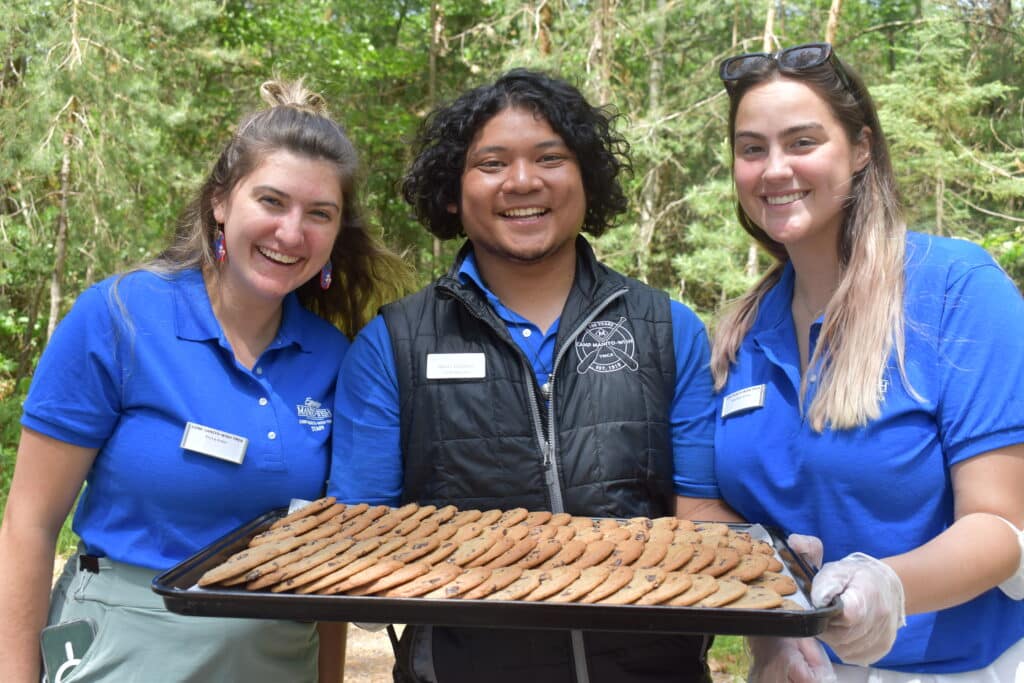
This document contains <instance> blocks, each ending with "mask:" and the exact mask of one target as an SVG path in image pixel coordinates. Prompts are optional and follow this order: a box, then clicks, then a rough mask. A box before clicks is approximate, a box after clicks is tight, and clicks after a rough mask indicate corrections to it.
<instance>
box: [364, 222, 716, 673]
mask: <svg viewBox="0 0 1024 683" xmlns="http://www.w3.org/2000/svg"><path fill="white" fill-rule="evenodd" d="M468 249H469V245H466V247H464V248H463V250H462V251H461V252H460V255H459V257H458V258H457V259H456V263H455V265H454V266H453V268H452V269H451V271H449V273H448V274H447V275H445V276H443V277H441V278H440V279H439V280H437V281H436V282H435V283H434V284H433V285H432V286H430V287H428V288H426V289H424V290H422V291H420V292H418V293H417V294H414V295H412V296H410V297H406V298H405V299H403V300H401V301H398V302H396V303H394V304H390V305H388V306H386V307H384V309H383V310H382V313H383V315H384V318H385V321H386V323H387V327H388V331H389V332H390V336H391V342H392V345H393V348H394V353H395V366H396V369H397V373H398V385H399V400H400V412H401V447H402V453H403V465H404V472H405V475H404V489H403V490H404V494H403V496H404V500H406V501H416V502H419V503H422V504H435V505H439V506H440V505H447V504H454V505H456V506H458V507H459V508H462V509H468V508H479V509H487V508H492V507H500V508H505V509H508V508H513V507H525V508H527V509H530V510H551V511H553V512H559V511H566V512H569V513H571V514H575V515H588V516H594V517H631V516H637V515H644V516H648V517H658V516H662V515H670V514H672V512H673V506H674V493H673V488H672V472H673V460H672V446H671V434H670V425H669V419H668V417H669V414H670V410H671V401H672V396H673V392H674V387H675V352H674V346H673V335H672V316H671V310H670V303H669V300H668V297H667V296H666V295H665V294H664V293H662V292H659V291H657V290H654V289H652V288H650V287H648V286H646V285H644V284H642V283H640V282H638V281H636V280H632V279H630V278H627V277H625V276H623V275H620V274H619V273H616V272H615V271H613V270H611V269H609V268H607V267H606V266H604V265H603V264H601V263H599V262H598V261H597V260H596V259H595V258H594V255H593V252H592V251H591V249H590V245H589V244H587V242H586V240H584V239H583V238H582V237H580V238H578V240H577V260H576V261H577V265H576V274H575V279H574V282H573V286H572V290H571V291H570V293H569V297H568V300H567V301H566V304H565V307H564V309H563V311H562V316H561V321H560V323H559V332H558V338H557V342H556V350H555V362H554V367H553V371H552V375H551V380H550V382H549V384H550V402H548V404H547V405H545V401H544V398H543V395H542V393H541V388H540V387H538V386H537V382H536V379H535V376H534V372H533V368H532V365H531V363H530V361H529V359H528V358H527V357H526V356H525V355H524V354H523V353H522V351H521V350H520V348H519V347H518V346H517V345H516V343H515V342H514V341H513V340H512V338H511V337H510V335H509V333H508V330H507V328H506V326H505V323H504V322H503V321H502V320H501V319H500V318H499V317H498V316H497V314H496V313H495V312H494V310H493V309H492V308H491V307H490V305H489V304H488V303H487V300H486V298H485V296H484V295H483V294H482V293H481V292H480V291H479V290H478V289H477V288H476V286H475V285H473V284H471V283H463V282H461V281H460V280H459V278H458V269H459V264H460V263H461V261H462V259H463V258H464V257H465V255H466V253H468ZM439 354H456V355H455V356H449V357H448V358H449V359H452V358H454V359H460V360H459V361H456V362H455V363H454V364H448V365H447V366H446V367H447V369H442V370H440V371H439V370H438V369H437V368H438V367H441V366H444V364H443V363H441V364H440V365H439V364H438V362H439V359H441V356H440V355H439ZM471 354H476V355H475V356H474V355H471ZM467 359H473V360H472V362H469V363H466V362H461V361H466V360H467ZM481 359H482V361H483V365H482V367H483V369H482V371H481V370H479V369H476V370H471V371H470V372H469V373H468V374H469V375H471V376H469V377H466V376H464V375H465V374H467V373H465V372H462V371H460V370H453V369H452V368H465V367H467V366H472V367H476V368H479V367H480V366H479V363H480V360H481ZM474 363H475V364H476V365H474ZM459 375H463V376H459ZM428 376H430V377H429V378H428ZM575 638H576V641H577V646H576V647H572V646H570V634H569V633H566V632H564V631H562V632H558V631H548V632H543V631H523V630H513V631H508V630H499V629H464V628H459V629H451V628H440V627H433V628H432V627H409V628H407V629H406V631H405V633H404V634H403V637H402V643H401V647H400V651H399V653H398V657H397V661H396V670H395V676H396V679H395V680H396V681H436V682H437V683H456V682H458V683H461V682H463V681H466V682H467V683H468V682H469V681H473V682H474V683H477V682H479V681H485V680H486V681H504V680H508V681H527V680H528V681H529V682H530V683H548V682H550V683H568V682H570V681H587V680H589V681H590V682H591V683H597V682H600V681H608V682H609V683H611V681H615V682H616V683H628V682H629V681H633V680H636V681H644V682H645V683H646V682H647V681H652V682H653V681H659V682H660V681H705V680H709V679H708V678H707V670H706V665H705V663H704V654H705V651H706V646H707V641H706V639H704V638H702V637H688V638H687V637H677V636H657V635H654V636H652V635H640V634H625V633H613V634H608V633H606V634H599V633H586V634H585V639H583V638H581V637H580V634H579V633H578V632H576V635H575ZM584 640H585V643H586V647H585V648H582V647H579V644H580V643H582V642H584ZM584 649H585V651H586V662H587V666H586V667H584V666H582V660H581V659H580V658H581V657H582V656H583V654H582V652H583V650H584ZM582 669H586V670H587V671H589V675H588V674H582V675H581V670H582Z"/></svg>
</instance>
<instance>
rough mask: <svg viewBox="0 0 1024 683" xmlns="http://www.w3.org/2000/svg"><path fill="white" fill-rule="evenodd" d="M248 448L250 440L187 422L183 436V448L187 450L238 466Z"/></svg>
mask: <svg viewBox="0 0 1024 683" xmlns="http://www.w3.org/2000/svg"><path fill="white" fill-rule="evenodd" d="M248 446H249V439H247V438H245V437H244V436H238V435H237V434H232V433H230V432H222V431H221V430H219V429H214V428H213V427H204V426H203V425H201V424H196V423H195V422H186V423H185V433H184V434H182V435H181V447H182V448H184V449H185V450H187V451H194V452H196V453H201V454H203V455H208V456H210V457H211V458H219V459H221V460H227V461H228V462H233V463H235V464H237V465H241V464H242V460H243V459H244V458H245V449H246V448H247V447H248Z"/></svg>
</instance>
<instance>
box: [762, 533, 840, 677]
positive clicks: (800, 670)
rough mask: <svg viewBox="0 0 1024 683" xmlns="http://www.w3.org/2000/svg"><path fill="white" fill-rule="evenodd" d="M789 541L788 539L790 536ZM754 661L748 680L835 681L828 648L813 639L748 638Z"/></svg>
mask: <svg viewBox="0 0 1024 683" xmlns="http://www.w3.org/2000/svg"><path fill="white" fill-rule="evenodd" d="M787 542H788V539H787ZM747 646H748V647H749V648H750V654H751V656H752V658H753V661H752V662H751V664H750V673H749V675H748V676H747V681H748V683H835V681H836V680H837V679H836V674H835V671H834V670H833V669H832V662H831V661H829V658H828V655H827V654H825V648H823V647H822V646H821V643H819V642H818V641H817V640H815V639H814V638H775V637H773V636H757V637H751V638H747Z"/></svg>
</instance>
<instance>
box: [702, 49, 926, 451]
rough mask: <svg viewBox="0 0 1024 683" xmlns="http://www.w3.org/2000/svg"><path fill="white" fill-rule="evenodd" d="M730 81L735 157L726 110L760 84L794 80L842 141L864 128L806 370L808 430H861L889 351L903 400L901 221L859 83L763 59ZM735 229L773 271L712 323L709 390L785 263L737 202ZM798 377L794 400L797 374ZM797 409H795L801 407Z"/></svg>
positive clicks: (822, 69)
mask: <svg viewBox="0 0 1024 683" xmlns="http://www.w3.org/2000/svg"><path fill="white" fill-rule="evenodd" d="M759 64H760V65H759V67H758V68H755V69H752V70H751V71H750V72H749V73H746V74H745V75H744V76H743V77H742V78H741V79H739V80H737V81H733V82H731V84H730V87H729V89H728V92H729V143H730V145H732V146H733V152H734V158H735V133H736V112H737V110H738V108H739V104H740V101H741V100H742V99H743V97H744V95H746V93H747V92H748V91H749V90H750V89H751V88H753V87H755V86H757V85H760V84H762V83H765V82H768V81H773V80H780V79H789V80H794V81H798V82H800V83H803V84H804V85H806V86H808V87H809V88H811V89H812V90H813V91H814V92H816V93H817V94H818V95H819V96H820V97H821V98H822V100H823V101H824V102H825V103H826V104H827V105H828V106H829V109H830V110H831V112H832V114H833V115H834V116H835V118H836V120H837V121H838V122H839V123H840V125H841V126H842V128H843V130H844V131H845V133H846V135H847V137H848V139H849V140H850V142H851V144H853V143H855V142H857V141H858V140H860V136H861V135H862V134H863V131H864V128H865V127H866V128H867V129H868V130H869V131H870V136H871V140H870V143H871V144H870V158H869V160H868V163H867V165H866V166H865V167H864V168H863V169H861V170H860V171H858V172H857V173H855V174H854V176H853V178H852V184H851V190H850V196H849V198H848V200H847V204H846V207H845V212H844V216H843V222H842V227H841V232H840V239H839V245H838V250H839V264H840V268H841V271H842V273H841V279H840V282H839V286H838V287H837V288H836V291H835V293H834V294H833V295H832V299H831V300H830V301H829V303H828V306H827V307H826V309H825V320H824V323H823V325H822V328H821V333H820V335H819V338H818V343H817V345H816V347H815V349H814V353H813V355H812V356H811V358H810V360H809V362H808V367H818V368H820V373H819V381H818V391H817V393H816V395H815V397H814V400H813V401H811V405H810V406H809V407H807V418H808V422H809V423H810V425H811V427H812V428H813V429H814V430H815V431H818V432H821V431H823V430H824V429H825V428H826V427H831V428H834V429H850V428H853V427H858V426H863V425H865V424H867V423H868V422H869V421H870V420H872V419H875V418H877V417H878V416H879V415H880V414H881V402H882V398H883V392H882V389H881V386H882V379H883V375H884V373H885V368H886V366H887V364H888V360H889V357H890V355H892V354H893V353H894V352H895V355H896V361H897V364H898V367H899V371H900V376H901V379H902V381H903V383H904V385H905V386H906V387H907V389H908V390H909V391H910V392H911V394H913V395H915V396H916V395H917V394H916V392H914V390H913V388H912V387H911V386H910V383H909V381H908V380H907V377H906V370H905V364H904V358H903V354H904V322H905V321H904V312H903V292H904V252H905V248H906V224H905V223H904V221H903V216H902V211H901V208H900V200H899V192H898V190H897V187H896V180H895V174H894V173H893V169H892V162H891V160H890V158H889V150H888V145H887V143H886V140H885V134H884V133H883V132H882V127H881V124H880V123H879V121H878V112H877V110H876V108H875V104H874V102H873V101H872V99H871V96H870V95H869V94H868V91H867V88H866V87H865V86H864V83H863V81H862V80H861V78H860V77H859V76H858V75H857V74H856V73H855V72H854V71H853V70H852V69H850V68H849V67H848V66H846V65H845V64H843V63H840V68H843V69H844V71H845V74H846V76H848V78H847V81H848V83H849V87H847V86H846V85H845V84H844V83H843V81H842V80H841V78H840V77H839V74H838V73H837V72H836V70H835V67H833V66H832V65H831V64H830V63H827V62H826V63H825V64H822V65H821V66H817V67H813V68H806V69H801V70H800V71H793V72H790V71H787V72H786V73H784V74H783V73H780V72H779V70H778V66H777V65H776V63H775V62H774V61H773V60H762V61H761V62H760V63H759ZM737 215H738V216H739V221H740V224H741V225H742V226H743V229H744V230H746V231H747V232H748V233H749V234H750V235H751V236H752V237H753V238H754V239H755V240H756V241H757V242H758V244H759V245H760V246H761V247H763V248H764V249H765V250H766V251H767V252H768V253H769V254H771V255H772V257H773V258H774V259H775V264H774V265H773V266H772V267H771V268H770V269H769V270H768V272H767V273H766V274H765V275H764V276H763V277H762V278H761V280H760V281H758V282H757V284H755V285H754V286H753V288H751V289H750V290H749V291H748V292H747V293H746V294H744V295H743V296H741V297H740V298H739V299H738V300H737V301H735V302H734V303H733V304H732V305H731V306H730V307H729V308H728V309H727V310H726V311H725V313H724V314H723V315H722V316H721V318H720V320H719V322H718V325H717V326H716V331H715V335H714V344H713V346H712V352H711V371H712V374H713V376H714V380H715V388H716V390H721V388H722V387H723V386H725V382H726V380H727V379H728V375H729V369H730V367H731V366H732V364H733V363H735V362H736V354H737V351H738V349H739V347H740V344H741V343H742V341H743V338H744V337H745V336H746V335H747V333H748V332H749V331H750V328H751V327H752V326H753V324H754V321H755V320H756V319H757V313H758V308H759V306H760V303H761V300H762V298H763V297H764V295H765V294H766V293H767V292H768V291H769V290H770V289H771V288H772V287H773V286H774V285H775V284H776V283H777V282H778V281H779V278H780V277H781V276H782V271H783V268H784V266H785V264H786V262H787V261H788V260H789V255H788V253H787V252H786V249H785V247H784V246H783V245H782V244H780V243H778V242H776V241H775V240H773V239H772V238H771V237H769V236H768V234H767V233H765V231H764V230H762V229H761V228H760V227H758V225H757V224H756V223H755V222H754V221H753V220H752V219H751V218H750V216H748V215H747V214H746V212H745V211H744V210H743V207H742V206H741V205H740V204H739V202H738V201H737ZM808 374H810V373H804V378H803V379H802V380H801V386H800V397H801V403H802V402H803V397H804V396H805V395H806V392H807V375H808ZM801 409H803V406H801Z"/></svg>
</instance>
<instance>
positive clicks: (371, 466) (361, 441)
mask: <svg viewBox="0 0 1024 683" xmlns="http://www.w3.org/2000/svg"><path fill="white" fill-rule="evenodd" d="M399 420H400V417H399V404H398V379H397V373H396V370H395V361H394V352H393V349H392V346H391V337H390V336H389V335H388V330H387V326H386V325H385V323H384V319H383V318H382V317H380V316H377V317H376V318H374V319H373V320H371V321H370V323H369V324H368V325H367V326H366V327H364V328H363V330H362V331H361V332H360V333H359V335H358V336H357V337H356V339H355V341H353V342H352V346H351V348H350V349H349V351H348V353H346V354H345V359H344V360H343V361H342V364H341V371H340V374H339V375H338V389H337V396H336V398H335V402H334V433H333V442H332V452H331V472H330V478H329V479H328V481H327V494H328V495H331V496H335V497H336V498H337V499H338V500H339V501H341V502H343V503H370V504H372V505H391V506H395V505H398V504H399V503H400V502H401V498H402V475H403V473H402V453H401V443H400V433H401V430H400V428H401V423H400V421H399Z"/></svg>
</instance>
